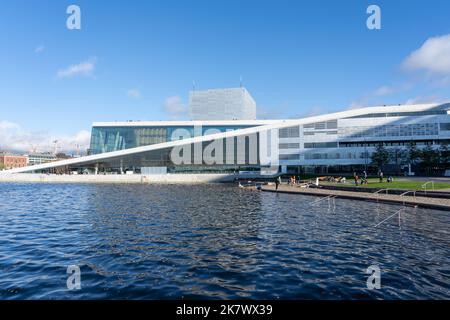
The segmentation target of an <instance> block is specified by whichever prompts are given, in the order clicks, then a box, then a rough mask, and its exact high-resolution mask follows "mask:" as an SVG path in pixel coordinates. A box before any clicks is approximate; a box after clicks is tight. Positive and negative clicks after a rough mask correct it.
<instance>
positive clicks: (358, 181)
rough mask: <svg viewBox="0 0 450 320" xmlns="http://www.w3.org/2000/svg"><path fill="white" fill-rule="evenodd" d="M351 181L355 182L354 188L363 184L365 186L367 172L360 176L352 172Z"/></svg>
mask: <svg viewBox="0 0 450 320" xmlns="http://www.w3.org/2000/svg"><path fill="white" fill-rule="evenodd" d="M353 179H354V180H355V186H357V185H363V184H367V183H368V181H367V172H366V170H364V171H363V172H362V173H361V174H359V173H358V172H356V171H355V172H354V173H353Z"/></svg>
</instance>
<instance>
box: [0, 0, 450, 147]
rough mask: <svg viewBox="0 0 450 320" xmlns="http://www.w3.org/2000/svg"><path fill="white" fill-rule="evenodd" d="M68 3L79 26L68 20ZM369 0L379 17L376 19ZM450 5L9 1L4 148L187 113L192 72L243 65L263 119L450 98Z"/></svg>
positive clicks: (1, 100) (1, 74)
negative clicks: (76, 10) (372, 22)
mask: <svg viewBox="0 0 450 320" xmlns="http://www.w3.org/2000/svg"><path fill="white" fill-rule="evenodd" d="M70 4H76V5H78V6H80V8H81V30H68V29H67V28H66V19H67V17H68V14H66V8H67V7H68V6H69V5H70ZM370 4H376V5H378V6H380V8H381V13H382V18H381V19H382V20H381V21H382V29H381V30H369V29H368V28H367V27H366V19H367V17H368V15H367V13H366V9H367V7H368V6H369V5H370ZM449 13H450V2H449V1H446V0H442V1H437V0H435V1H401V0H396V1H363V0H358V1H357V0H346V1H299V0H297V1H283V0H281V1H280V0H277V1H269V0H267V1H264V0H259V1H257V0H239V1H238V0H209V1H207V0H190V1H182V0H178V1H170V0H169V1H168V0H164V1H137V0H136V1H132V0H130V1H111V0H109V1H100V0H96V1H93V0H90V1H82V0H73V1H64V0H59V1H54V0H48V1H29V0H27V1H25V0H14V1H3V2H2V5H1V10H0V38H1V40H2V43H3V45H2V48H1V50H0V124H1V125H0V149H1V148H8V147H11V148H19V146H23V145H24V144H26V143H27V142H26V141H25V142H24V140H27V139H30V140H33V139H34V140H39V141H35V144H38V145H39V146H41V147H42V148H44V145H45V144H49V141H50V139H54V138H56V139H60V140H61V141H64V143H66V144H73V143H74V141H82V143H83V144H85V143H86V141H87V140H88V134H87V132H89V130H90V126H91V123H92V122H93V121H114V120H131V119H133V120H138V119H139V120H166V119H182V118H183V116H184V114H183V111H184V110H185V107H186V104H187V99H188V91H189V90H190V89H191V88H192V82H193V80H195V82H196V86H197V88H198V89H207V88H215V87H235V86H239V78H240V76H242V78H243V82H244V86H245V87H247V89H248V90H249V91H250V92H251V94H252V95H253V96H254V98H255V100H256V102H257V104H258V111H259V117H260V118H291V117H298V116H305V115H312V114H319V113H326V112H331V111H338V110H342V109H347V108H349V107H357V106H366V105H376V104H394V103H395V104H397V103H406V102H429V101H441V100H448V99H449V98H450V94H449V93H450V90H449V89H450V80H449V79H450V62H449V59H450V58H449V56H450V37H446V36H448V35H449V34H450V22H449V20H448V18H449ZM430 39H431V40H430ZM433 39H434V40H433ZM427 40H429V42H428V43H427V42H426V41H427ZM430 41H431V42H430ZM436 52H437V53H436ZM86 131H87V132H86ZM8 139H9V140H8ZM10 140H14V141H16V143H15V144H11V143H10ZM21 143H22V144H21Z"/></svg>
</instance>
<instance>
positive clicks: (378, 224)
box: [374, 208, 406, 228]
mask: <svg viewBox="0 0 450 320" xmlns="http://www.w3.org/2000/svg"><path fill="white" fill-rule="evenodd" d="M405 210H406V208H401V209H399V210H397V211H395V212H394V213H393V214H391V215H390V216H389V217H387V218H386V219H383V220H382V221H380V222H379V223H377V224H376V225H375V226H374V228H377V227H378V226H380V225H381V224H383V223H384V222H386V221H388V220H389V219H391V218H393V217H395V216H396V215H398V227H399V228H401V227H402V226H401V213H402V212H403V211H405Z"/></svg>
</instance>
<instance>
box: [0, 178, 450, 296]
mask: <svg viewBox="0 0 450 320" xmlns="http://www.w3.org/2000/svg"><path fill="white" fill-rule="evenodd" d="M316 199H317V198H314V197H307V196H298V195H283V194H274V193H261V192H256V191H248V190H241V189H239V188H237V187H236V186H231V185H193V186H183V185H159V186H156V185H155V186H153V185H63V184H53V185H52V184H9V183H5V184H0V299H80V298H81V299H112V298H113V299H181V298H209V299H211V298H212V299H231V298H254V299H278V298H280V299H347V298H350V299H367V298H369V299H372V298H376V299H379V298H384V299H423V298H432V299H440V298H447V299H449V298H450V291H449V287H450V218H449V216H450V213H449V212H440V211H432V210H421V209H412V208H410V209H407V211H406V212H405V213H404V214H403V216H402V226H401V229H399V227H398V220H397V219H393V220H389V221H388V222H386V223H385V224H383V225H382V226H381V227H379V228H373V226H374V225H375V224H377V223H378V222H379V221H381V220H382V219H383V218H385V217H387V216H389V215H390V214H392V213H394V212H395V211H396V210H397V209H398V208H399V207H397V206H389V205H377V204H374V203H365V202H355V201H350V200H339V199H338V200H336V208H335V210H334V209H333V206H331V207H330V208H329V206H328V203H326V202H324V203H322V204H320V205H317V204H316V205H314V204H312V202H313V201H314V200H316ZM69 265H78V266H80V270H81V290H77V291H69V290H68V289H67V286H66V280H67V277H68V275H67V274H66V270H67V267H68V266H69ZM370 265H378V266H379V267H380V269H381V289H379V290H368V289H367V287H366V279H367V277H368V274H366V273H365V271H366V268H367V267H368V266H370Z"/></svg>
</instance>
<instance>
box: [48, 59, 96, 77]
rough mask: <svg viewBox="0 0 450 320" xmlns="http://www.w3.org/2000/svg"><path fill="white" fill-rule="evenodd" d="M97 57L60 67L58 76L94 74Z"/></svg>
mask: <svg viewBox="0 0 450 320" xmlns="http://www.w3.org/2000/svg"><path fill="white" fill-rule="evenodd" d="M96 62H97V59H95V58H91V59H89V60H86V61H83V62H80V63H78V64H73V65H70V66H68V67H67V68H64V69H60V70H58V72H57V74H56V75H57V77H58V78H70V77H74V76H85V77H86V76H92V73H93V71H94V68H95V64H96Z"/></svg>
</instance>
